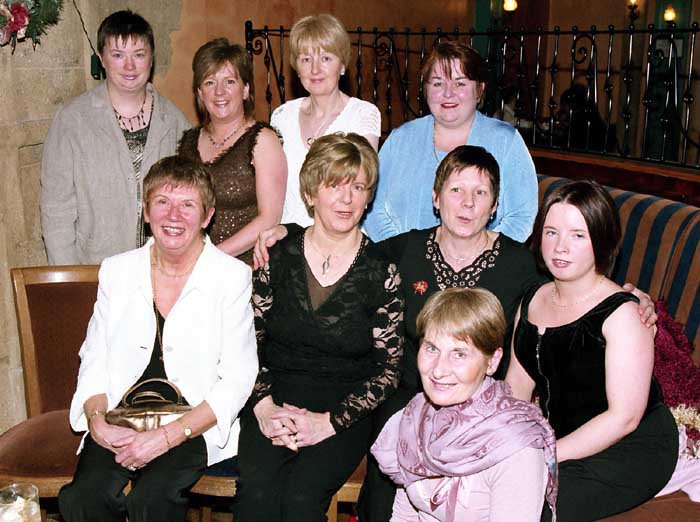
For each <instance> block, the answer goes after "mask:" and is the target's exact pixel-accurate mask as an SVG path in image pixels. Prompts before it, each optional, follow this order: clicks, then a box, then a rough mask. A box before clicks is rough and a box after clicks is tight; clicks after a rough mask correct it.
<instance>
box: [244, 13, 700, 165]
mask: <svg viewBox="0 0 700 522" xmlns="http://www.w3.org/2000/svg"><path fill="white" fill-rule="evenodd" d="M699 30H700V26H699V25H698V24H697V23H693V24H692V25H691V26H690V27H684V28H681V27H676V26H675V25H668V26H665V27H654V26H653V25H649V26H648V27H646V28H636V27H634V26H633V25H632V26H629V27H626V28H622V29H616V28H615V27H613V26H609V27H607V28H606V29H604V30H601V29H599V28H597V27H595V26H592V27H590V28H588V29H579V28H577V27H573V28H571V30H568V31H564V30H561V29H560V28H559V27H556V28H555V29H554V30H552V31H545V30H543V29H537V30H534V31H532V30H523V29H521V30H519V31H512V30H507V29H505V30H498V31H486V32H475V31H467V32H465V31H460V30H459V29H455V30H453V31H449V32H447V31H442V30H441V29H436V30H434V31H429V30H426V29H422V30H420V31H411V30H410V29H405V30H403V31H399V30H395V29H388V30H380V29H377V28H374V29H372V30H369V31H367V30H363V29H362V28H360V27H358V28H357V29H356V30H353V31H349V32H350V35H351V39H352V41H353V52H354V59H353V63H352V64H351V65H352V67H351V69H353V70H352V71H350V74H349V75H346V77H347V76H349V78H348V79H346V80H345V81H346V84H345V85H344V86H343V87H344V89H345V90H346V92H348V93H351V94H352V95H354V96H357V97H358V98H362V99H365V100H369V101H372V102H374V103H375V104H376V105H377V106H378V107H379V108H380V110H381V112H382V120H383V121H382V124H383V133H384V134H387V133H388V132H390V131H391V129H392V128H394V127H396V126H398V125H400V124H401V123H403V122H404V121H407V120H410V119H412V118H415V117H419V116H421V115H423V114H425V112H426V111H427V107H426V106H425V100H424V91H423V81H422V80H423V79H422V77H421V76H420V69H421V66H422V64H423V62H424V60H425V58H426V56H427V55H428V53H429V52H430V49H431V48H432V46H433V45H434V44H435V42H436V41H439V40H440V39H442V38H459V39H462V40H464V41H466V42H467V43H469V44H471V45H472V46H474V47H475V48H477V49H478V50H479V51H480V52H481V53H482V55H483V56H484V57H485V59H486V62H487V64H488V68H489V74H490V80H489V83H488V86H487V90H486V93H485V96H484V100H483V104H482V106H481V108H480V109H481V110H482V111H483V112H484V113H486V114H488V115H491V116H495V117H499V118H502V119H504V120H506V121H509V122H510V123H512V124H513V125H514V126H515V127H517V128H518V129H519V130H520V132H521V133H522V134H523V137H524V138H525V139H526V141H527V142H528V143H529V144H530V145H531V146H533V147H543V148H548V149H556V150H565V151H577V152H578V151H581V152H588V153H593V154H600V155H606V156H613V157H622V158H631V159H641V160H646V161H653V162H659V163H664V164H672V165H675V166H678V165H681V166H685V167H690V168H694V169H700V144H699V142H700V139H699V134H700V111H699V108H698V104H695V103H694V102H695V99H696V98H698V94H700V93H698V90H699V89H700V82H698V78H699V76H698V68H700V63H696V62H698V56H697V53H696V49H695V47H696V43H697V34H698V31H699ZM288 36H289V30H288V29H286V28H284V27H278V28H269V27H267V26H265V27H264V28H262V29H254V28H253V25H252V22H250V21H249V22H246V48H247V49H248V51H249V52H250V53H251V55H252V56H253V57H254V60H255V61H259V58H258V59H255V58H256V57H260V58H262V67H263V68H264V71H265V76H266V85H265V89H264V92H265V101H266V103H267V107H268V112H269V113H271V111H272V109H273V108H274V107H276V106H277V105H279V104H280V103H283V102H284V101H286V100H287V99H288V98H293V97H296V96H298V95H303V91H302V90H300V89H299V86H298V84H295V83H294V80H295V79H296V77H295V76H294V75H291V74H290V72H289V67H288V65H287V64H286V63H285V62H287V61H288V49H287V45H286V44H287V40H286V38H287V37H288ZM256 67H259V66H256ZM257 87H258V89H259V86H257ZM290 89H291V90H292V92H293V95H292V96H289V94H288V93H289V92H290ZM258 92H259V91H258Z"/></svg>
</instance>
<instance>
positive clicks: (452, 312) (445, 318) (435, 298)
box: [416, 288, 506, 357]
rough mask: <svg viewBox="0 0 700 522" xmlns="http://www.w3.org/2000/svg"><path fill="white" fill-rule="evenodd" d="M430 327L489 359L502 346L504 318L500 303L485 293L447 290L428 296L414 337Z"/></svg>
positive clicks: (482, 291) (474, 289) (456, 289)
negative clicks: (468, 344)
mask: <svg viewBox="0 0 700 522" xmlns="http://www.w3.org/2000/svg"><path fill="white" fill-rule="evenodd" d="M431 328H434V329H436V330H437V331H439V332H441V333H443V334H445V335H449V336H451V337H454V338H455V339H459V340H460V341H464V342H465V343H470V344H473V345H474V346H475V347H476V348H478V350H479V351H480V352H481V353H483V354H484V355H486V356H487V357H490V356H492V355H493V354H494V353H495V352H496V350H497V349H498V348H501V347H502V346H503V341H504V338H505V335H506V318H505V315H504V313H503V306H501V302H500V301H499V300H498V298H497V297H496V296H495V295H493V294H492V293H491V292H489V291H488V290H484V289H483V288H448V289H447V290H443V291H441V292H437V293H436V294H433V295H432V296H430V298H429V299H428V301H427V302H426V303H425V306H423V309H422V310H421V311H420V313H419V314H418V319H417V320H416V331H417V333H418V336H419V337H420V338H421V339H422V338H423V337H424V336H425V332H426V331H427V330H428V329H431Z"/></svg>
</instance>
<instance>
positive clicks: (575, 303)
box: [550, 275, 605, 308]
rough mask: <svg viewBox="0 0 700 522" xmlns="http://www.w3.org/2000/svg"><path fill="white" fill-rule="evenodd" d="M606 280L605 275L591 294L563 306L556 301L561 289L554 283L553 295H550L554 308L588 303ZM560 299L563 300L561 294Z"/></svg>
mask: <svg viewBox="0 0 700 522" xmlns="http://www.w3.org/2000/svg"><path fill="white" fill-rule="evenodd" d="M604 280H605V275H601V276H600V279H598V282H597V283H596V284H595V285H594V286H593V289H592V290H591V291H590V292H588V293H587V294H585V295H584V296H583V297H580V298H579V299H576V300H575V301H574V302H573V303H569V304H562V303H561V302H559V303H557V302H556V300H555V299H554V294H559V289H558V288H557V284H556V283H554V285H553V286H552V293H551V294H550V298H551V300H552V304H553V305H554V306H558V307H559V308H569V307H571V306H574V305H577V304H581V303H585V302H586V301H588V300H589V299H590V298H591V297H593V296H594V295H595V294H596V292H597V291H598V287H599V286H600V285H601V284H602V283H603V281H604ZM559 298H560V299H561V294H559Z"/></svg>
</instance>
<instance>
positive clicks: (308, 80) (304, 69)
mask: <svg viewBox="0 0 700 522" xmlns="http://www.w3.org/2000/svg"><path fill="white" fill-rule="evenodd" d="M296 70H297V74H298V75H299V80H300V81H301V84H302V85H303V86H304V89H306V91H307V92H308V93H309V94H310V95H312V96H327V95H329V94H332V93H333V92H335V91H336V90H337V89H338V82H339V80H340V76H341V74H342V73H344V72H345V66H344V65H343V62H342V60H341V59H340V57H338V56H336V55H335V54H333V53H331V52H328V51H325V50H323V49H305V50H304V52H302V53H300V54H299V56H297V61H296Z"/></svg>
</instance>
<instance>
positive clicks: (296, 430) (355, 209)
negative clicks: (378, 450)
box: [234, 134, 403, 522]
mask: <svg viewBox="0 0 700 522" xmlns="http://www.w3.org/2000/svg"><path fill="white" fill-rule="evenodd" d="M376 180H377V155H376V153H375V152H374V149H372V147H371V145H370V144H369V143H368V142H367V140H366V139H365V138H363V137H361V136H359V135H357V134H348V135H346V136H342V135H337V134H336V135H329V136H324V137H322V138H319V139H318V140H316V141H315V142H314V143H313V145H312V146H311V149H310V150H309V153H308V155H307V157H306V160H305V162H304V165H303V166H302V170H301V178H300V184H301V190H302V194H303V196H304V200H305V203H306V205H307V209H308V210H309V213H310V215H312V216H313V218H314V224H313V225H312V226H311V227H309V228H307V229H305V230H298V229H297V230H296V233H292V234H290V235H289V236H288V237H287V238H285V239H284V240H283V241H280V243H279V244H278V245H276V246H275V248H274V249H272V250H271V251H270V260H269V263H268V264H267V265H266V266H265V267H263V268H262V269H260V270H258V271H257V272H256V275H255V281H254V291H253V305H254V310H255V318H256V331H257V334H258V342H259V350H260V364H261V369H260V373H259V375H258V380H257V383H256V386H255V390H254V392H253V395H252V397H251V399H250V401H249V406H248V409H247V411H246V412H244V414H242V417H241V435H240V439H239V464H240V471H241V477H240V481H239V483H238V491H237V493H236V499H235V501H234V515H235V518H236V520H237V521H240V522H248V521H260V520H264V521H266V522H274V521H285V522H289V521H296V520H298V521H300V522H301V521H303V522H315V521H325V520H326V518H325V513H326V510H327V508H328V505H329V503H330V500H331V497H332V496H333V494H334V493H335V492H336V491H337V490H338V489H339V488H340V487H341V486H342V485H343V484H344V482H345V481H346V480H347V478H348V477H349V476H350V474H351V473H352V472H353V471H354V469H355V468H356V467H357V465H358V464H359V462H360V460H361V459H362V457H363V456H364V454H365V452H366V451H367V447H368V444H369V437H370V431H371V421H370V413H371V412H372V411H373V410H374V409H375V408H376V407H377V406H378V405H379V404H381V403H382V402H383V401H384V400H385V399H386V398H387V396H389V395H390V394H391V393H393V392H394V391H395V389H396V386H397V384H398V380H399V371H398V369H399V362H400V360H401V355H402V352H403V300H402V298H401V295H400V293H399V283H400V281H399V276H398V272H397V270H396V265H395V264H393V263H390V262H389V261H387V259H386V258H385V257H384V255H383V254H382V253H381V252H380V251H378V250H377V249H376V248H375V246H374V245H373V244H372V243H371V241H370V240H369V239H368V238H366V237H365V236H364V235H363V234H362V232H361V231H360V229H359V227H358V223H359V222H360V219H361V218H362V215H363V214H364V211H365V208H366V206H367V204H368V203H369V201H370V200H371V197H372V195H373V193H374V187H375V186H376Z"/></svg>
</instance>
